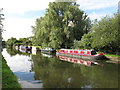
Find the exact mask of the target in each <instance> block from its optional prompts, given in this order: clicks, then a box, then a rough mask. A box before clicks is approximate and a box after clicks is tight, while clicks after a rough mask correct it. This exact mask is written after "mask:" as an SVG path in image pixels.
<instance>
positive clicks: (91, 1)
mask: <svg viewBox="0 0 120 90" xmlns="http://www.w3.org/2000/svg"><path fill="white" fill-rule="evenodd" d="M77 2H78V3H79V4H80V8H81V9H83V10H92V9H102V8H108V7H114V6H118V2H119V0H78V1H77Z"/></svg>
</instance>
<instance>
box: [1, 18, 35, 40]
mask: <svg viewBox="0 0 120 90" xmlns="http://www.w3.org/2000/svg"><path fill="white" fill-rule="evenodd" d="M3 24H4V29H5V30H6V31H4V33H3V35H2V36H3V38H4V39H5V40H7V39H8V38H10V37H16V38H17V39H19V38H23V37H29V36H31V35H32V28H31V26H32V25H34V24H35V19H25V18H5V21H4V22H3Z"/></svg>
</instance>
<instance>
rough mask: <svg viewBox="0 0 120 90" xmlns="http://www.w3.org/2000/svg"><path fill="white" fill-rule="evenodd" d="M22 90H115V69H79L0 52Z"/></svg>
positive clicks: (111, 66)
mask: <svg viewBox="0 0 120 90" xmlns="http://www.w3.org/2000/svg"><path fill="white" fill-rule="evenodd" d="M2 54H3V56H4V58H5V59H6V61H7V64H8V66H9V67H10V69H11V70H12V71H13V72H14V74H15V75H16V76H17V78H18V80H19V83H20V84H21V85H22V87H23V88H118V87H119V83H118V78H119V72H118V65H119V64H112V63H106V62H100V63H102V64H103V66H100V65H92V66H86V65H80V64H75V63H70V62H67V61H63V60H60V59H59V58H57V57H51V56H49V57H47V55H45V54H41V53H38V54H37V55H35V53H33V54H31V53H29V52H28V53H25V52H20V51H16V50H13V49H3V52H2Z"/></svg>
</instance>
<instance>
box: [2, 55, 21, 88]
mask: <svg viewBox="0 0 120 90" xmlns="http://www.w3.org/2000/svg"><path fill="white" fill-rule="evenodd" d="M0 56H1V57H2V58H0V59H2V88H3V89H5V88H14V89H15V88H19V89H20V88H21V86H20V84H19V83H18V80H17V77H16V76H15V75H14V74H13V72H12V71H11V70H10V68H9V67H8V65H7V63H6V61H5V59H4V57H3V56H2V55H0Z"/></svg>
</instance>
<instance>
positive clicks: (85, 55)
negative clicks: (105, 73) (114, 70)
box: [56, 49, 108, 60]
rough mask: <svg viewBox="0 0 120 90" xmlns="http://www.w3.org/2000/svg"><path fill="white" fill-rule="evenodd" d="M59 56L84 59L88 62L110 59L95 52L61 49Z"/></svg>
mask: <svg viewBox="0 0 120 90" xmlns="http://www.w3.org/2000/svg"><path fill="white" fill-rule="evenodd" d="M56 54H57V55H62V56H69V57H75V58H82V59H87V60H106V59H108V58H107V57H105V56H104V55H103V54H102V53H100V54H97V53H96V52H95V51H94V50H76V49H60V50H59V52H57V53H56Z"/></svg>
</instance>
